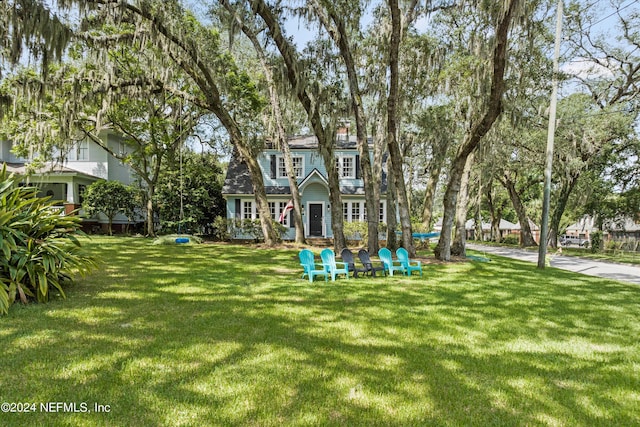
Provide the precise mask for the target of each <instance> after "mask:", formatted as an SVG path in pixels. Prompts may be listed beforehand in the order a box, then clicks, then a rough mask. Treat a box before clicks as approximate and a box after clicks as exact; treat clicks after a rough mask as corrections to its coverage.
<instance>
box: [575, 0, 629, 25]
mask: <svg viewBox="0 0 640 427" xmlns="http://www.w3.org/2000/svg"><path fill="white" fill-rule="evenodd" d="M636 3H638V0H632V1H631V2H630V3H629V4H627V5H625V6H623V7H621V8H620V9H617V10H615V11H614V12H611V13H610V14H609V15H607V16H605V17H604V18H600V19H599V20H597V21H596V22H592V23H591V24H590V25H589V26H588V27H587V28H586V30H590V29H591V28H592V27H593V26H595V25H598V24H599V23H601V22H603V21H606V20H607V19H609V18H611V17H612V16H614V15H617V14H619V13H620V12H622V11H623V10H625V9H626V8H628V7H630V6H631V5H633V4H636Z"/></svg>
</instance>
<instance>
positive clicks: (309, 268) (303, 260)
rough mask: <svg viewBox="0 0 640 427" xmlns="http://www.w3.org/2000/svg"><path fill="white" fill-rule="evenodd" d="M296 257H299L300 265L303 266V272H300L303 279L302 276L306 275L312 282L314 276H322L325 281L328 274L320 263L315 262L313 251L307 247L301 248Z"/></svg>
mask: <svg viewBox="0 0 640 427" xmlns="http://www.w3.org/2000/svg"><path fill="white" fill-rule="evenodd" d="M298 257H299V258H300V265H301V266H302V268H304V273H302V278H303V279H304V276H307V277H309V281H310V282H313V278H314V277H315V276H324V281H325V282H326V281H327V280H328V276H329V274H328V273H327V270H326V269H325V268H324V266H323V265H322V264H317V263H316V262H315V259H314V257H313V252H311V251H310V250H309V249H303V250H301V251H300V253H299V254H298ZM316 267H317V268H316Z"/></svg>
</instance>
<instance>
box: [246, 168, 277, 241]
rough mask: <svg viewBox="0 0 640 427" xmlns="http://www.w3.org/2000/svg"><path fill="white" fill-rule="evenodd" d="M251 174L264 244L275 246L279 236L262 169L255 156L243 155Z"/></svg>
mask: <svg viewBox="0 0 640 427" xmlns="http://www.w3.org/2000/svg"><path fill="white" fill-rule="evenodd" d="M243 159H244V161H245V163H246V164H247V168H248V169H249V175H250V177H251V185H252V186H253V194H254V198H255V201H256V211H257V212H258V215H259V217H260V225H261V226H262V234H263V235H264V244H265V245H266V246H274V245H275V244H276V243H277V242H278V236H277V235H276V231H275V229H274V227H273V220H272V218H271V210H270V209H269V202H268V201H267V192H266V191H265V188H264V181H263V180H262V170H261V169H260V165H259V164H258V161H257V160H256V158H255V157H253V156H251V157H249V156H243Z"/></svg>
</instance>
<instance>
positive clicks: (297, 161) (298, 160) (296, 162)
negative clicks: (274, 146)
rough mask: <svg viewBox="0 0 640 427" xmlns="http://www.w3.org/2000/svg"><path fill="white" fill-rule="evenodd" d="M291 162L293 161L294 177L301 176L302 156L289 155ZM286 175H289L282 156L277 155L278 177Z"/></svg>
mask: <svg viewBox="0 0 640 427" xmlns="http://www.w3.org/2000/svg"><path fill="white" fill-rule="evenodd" d="M291 162H292V163H293V170H294V172H295V174H296V178H303V177H304V175H303V173H304V171H303V157H302V156H291ZM287 176H289V175H288V174H287V167H286V166H285V163H284V157H278V178H286V177H287Z"/></svg>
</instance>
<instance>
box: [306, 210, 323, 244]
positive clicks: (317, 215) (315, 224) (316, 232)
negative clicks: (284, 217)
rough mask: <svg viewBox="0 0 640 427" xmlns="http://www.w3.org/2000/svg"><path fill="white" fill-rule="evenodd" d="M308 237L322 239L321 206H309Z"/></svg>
mask: <svg viewBox="0 0 640 427" xmlns="http://www.w3.org/2000/svg"><path fill="white" fill-rule="evenodd" d="M309 236H318V237H322V204H321V203H310V204H309Z"/></svg>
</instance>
